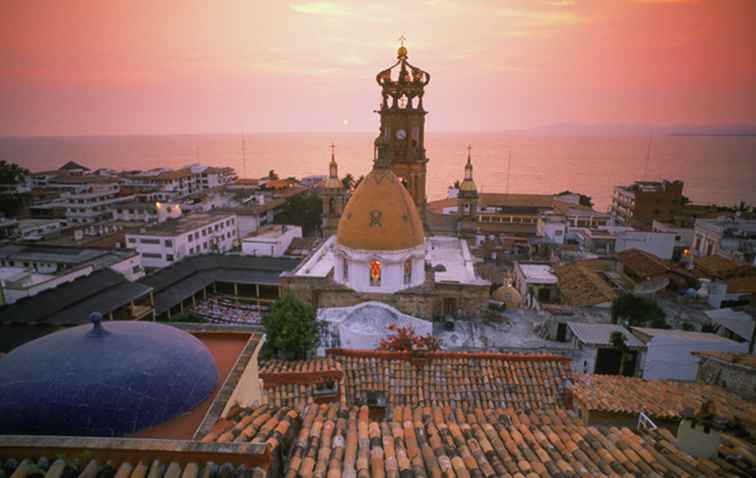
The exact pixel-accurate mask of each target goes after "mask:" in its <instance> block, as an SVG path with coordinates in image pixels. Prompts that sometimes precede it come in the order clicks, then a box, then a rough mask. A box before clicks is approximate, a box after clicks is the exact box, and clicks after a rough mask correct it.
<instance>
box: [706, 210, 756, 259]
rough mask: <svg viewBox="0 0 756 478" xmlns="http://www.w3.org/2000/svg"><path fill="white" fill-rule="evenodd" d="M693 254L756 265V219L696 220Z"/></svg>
mask: <svg viewBox="0 0 756 478" xmlns="http://www.w3.org/2000/svg"><path fill="white" fill-rule="evenodd" d="M694 231H695V232H694V233H695V239H694V243H693V252H694V254H695V255H697V256H713V255H717V254H719V255H721V256H724V257H727V258H730V259H732V260H734V261H737V262H740V263H747V264H751V265H756V219H740V218H728V217H720V218H717V219H696V224H695V227H694Z"/></svg>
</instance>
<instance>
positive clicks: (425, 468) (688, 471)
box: [204, 403, 756, 478]
mask: <svg viewBox="0 0 756 478" xmlns="http://www.w3.org/2000/svg"><path fill="white" fill-rule="evenodd" d="M287 436H291V437H292V443H291V447H290V449H284V450H281V452H282V454H283V455H284V456H288V457H289V459H288V461H287V463H286V466H285V470H284V476H286V477H287V478H312V477H327V478H342V477H343V478H362V477H364V478H369V477H394V478H400V477H427V478H431V477H432V478H436V477H438V478H442V477H464V478H470V477H475V478H495V477H518V478H525V477H527V478H537V477H572V476H627V477H631V476H670V477H672V476H674V477H683V476H706V477H724V476H748V475H747V473H749V470H751V471H752V470H753V467H754V465H756V458H754V455H753V447H750V446H749V445H748V444H747V443H744V442H742V441H740V440H738V439H735V438H732V437H729V436H724V437H723V444H722V446H721V447H720V456H718V457H714V458H711V459H708V460H703V459H695V458H693V457H692V456H690V455H687V454H685V453H684V452H682V451H681V450H679V449H678V448H677V447H676V445H675V439H674V437H673V436H672V435H671V434H670V433H669V432H668V431H667V430H660V431H653V432H648V433H644V434H642V435H639V434H636V433H634V432H633V431H631V430H630V429H628V428H616V427H607V428H597V427H588V426H585V425H584V424H583V423H582V422H581V421H580V420H579V419H578V418H577V417H576V416H575V415H574V414H573V413H571V412H567V411H565V410H563V409H551V410H544V411H539V412H538V413H532V414H520V413H516V412H514V411H513V410H511V409H501V408H488V409H479V408H478V409H474V410H470V411H469V412H468V413H465V412H463V411H462V410H461V409H459V408H457V409H453V408H451V407H449V406H447V407H414V408H411V407H407V406H396V407H393V408H392V409H390V410H389V413H388V414H387V416H386V417H385V418H384V419H383V420H381V421H374V420H371V419H370V414H369V409H368V407H367V406H362V407H348V406H346V405H343V404H337V403H332V404H329V405H325V404H324V405H311V406H309V407H307V408H306V409H304V410H302V412H301V415H300V413H299V412H298V411H294V410H291V409H278V410H274V409H270V408H268V407H260V408H257V409H247V410H237V411H235V412H234V415H233V416H231V418H230V419H229V420H227V421H225V422H223V423H222V424H219V428H218V430H217V431H215V432H214V434H213V435H208V436H207V437H205V440H204V441H223V442H228V441H235V442H247V441H252V442H257V443H267V444H269V445H270V446H271V447H276V446H279V445H280V444H283V446H284V448H288V447H287V446H286V445H287V444H288V443H287V442H288V440H285V438H286V437H287Z"/></svg>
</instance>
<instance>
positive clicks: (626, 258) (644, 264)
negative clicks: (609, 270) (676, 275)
mask: <svg viewBox="0 0 756 478" xmlns="http://www.w3.org/2000/svg"><path fill="white" fill-rule="evenodd" d="M617 261H619V262H620V264H622V266H623V267H624V269H625V271H627V272H630V273H632V274H633V275H635V276H636V277H640V278H650V277H658V276H662V275H665V274H666V273H667V272H669V267H668V266H667V265H666V264H665V263H664V261H662V260H661V259H659V258H658V257H656V256H654V255H653V254H649V253H647V252H645V251H641V250H640V249H628V250H625V251H621V252H618V253H617Z"/></svg>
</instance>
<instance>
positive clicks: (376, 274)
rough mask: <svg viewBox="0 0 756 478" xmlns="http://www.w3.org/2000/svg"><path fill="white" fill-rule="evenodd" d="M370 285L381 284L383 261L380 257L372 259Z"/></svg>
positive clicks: (376, 285)
mask: <svg viewBox="0 0 756 478" xmlns="http://www.w3.org/2000/svg"><path fill="white" fill-rule="evenodd" d="M370 285H371V286H373V287H380V286H381V261H379V260H378V259H373V260H372V261H370Z"/></svg>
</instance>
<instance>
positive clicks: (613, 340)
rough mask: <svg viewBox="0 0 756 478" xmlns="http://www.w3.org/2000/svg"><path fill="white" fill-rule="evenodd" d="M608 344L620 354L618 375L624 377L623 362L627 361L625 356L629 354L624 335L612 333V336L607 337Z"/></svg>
mask: <svg viewBox="0 0 756 478" xmlns="http://www.w3.org/2000/svg"><path fill="white" fill-rule="evenodd" d="M609 343H610V344H611V345H612V347H614V349H615V350H617V351H618V352H619V353H620V368H619V375H624V372H625V362H626V361H627V356H628V353H629V352H630V348H629V347H628V346H627V339H626V338H625V334H623V333H622V332H612V335H610V336H609Z"/></svg>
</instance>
